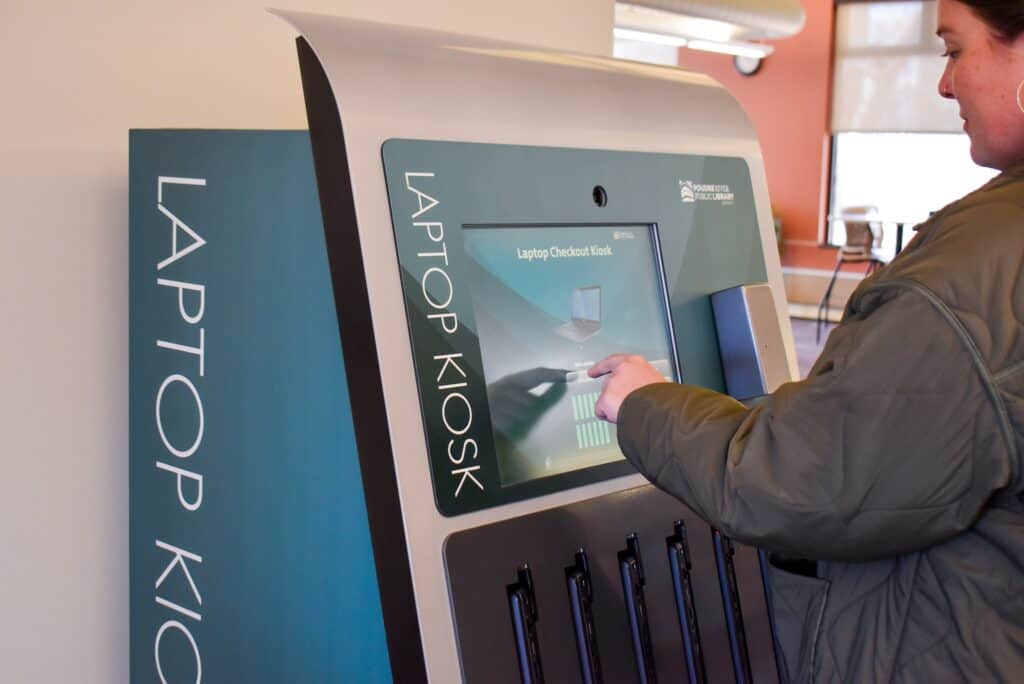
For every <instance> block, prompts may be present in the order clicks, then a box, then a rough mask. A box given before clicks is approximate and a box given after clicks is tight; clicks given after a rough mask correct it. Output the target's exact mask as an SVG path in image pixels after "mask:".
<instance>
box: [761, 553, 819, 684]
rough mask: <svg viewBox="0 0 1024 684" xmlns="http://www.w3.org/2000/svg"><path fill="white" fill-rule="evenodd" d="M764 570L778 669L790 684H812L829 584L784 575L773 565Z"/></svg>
mask: <svg viewBox="0 0 1024 684" xmlns="http://www.w3.org/2000/svg"><path fill="white" fill-rule="evenodd" d="M767 567H768V583H769V585H770V588H771V608H772V616H773V618H774V623H775V637H776V639H777V640H778V642H779V650H780V651H781V653H782V658H783V662H782V663H781V668H780V669H781V670H782V671H783V672H784V673H785V674H786V677H787V680H788V681H789V682H791V683H792V684H804V682H813V681H814V674H815V669H816V668H815V661H816V660H817V655H818V638H819V635H820V632H821V628H822V625H821V623H822V618H823V617H824V615H825V604H826V602H827V601H828V591H829V586H830V582H829V581H828V580H826V579H821V578H820V577H808V576H806V575H798V574H796V573H792V572H787V571H785V570H783V569H782V568H779V567H777V566H776V565H775V564H774V563H773V562H769V563H768V564H767Z"/></svg>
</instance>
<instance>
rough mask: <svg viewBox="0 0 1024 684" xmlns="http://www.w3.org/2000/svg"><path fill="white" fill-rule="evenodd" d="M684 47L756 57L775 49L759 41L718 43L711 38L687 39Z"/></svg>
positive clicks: (763, 55)
mask: <svg viewBox="0 0 1024 684" xmlns="http://www.w3.org/2000/svg"><path fill="white" fill-rule="evenodd" d="M686 47H688V48H690V49H691V50H705V51H707V52H720V53H722V54H725V55H736V56H739V57H754V58H756V59H764V58H765V57H767V56H768V55H770V54H772V53H773V52H774V51H775V48H773V47H772V46H771V45H761V44H760V43H741V42H738V41H732V42H729V43H719V42H716V41H712V40H688V41H687V42H686Z"/></svg>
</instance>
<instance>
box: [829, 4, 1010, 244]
mask: <svg viewBox="0 0 1024 684" xmlns="http://www.w3.org/2000/svg"><path fill="white" fill-rule="evenodd" d="M935 24H936V2H935V0H902V1H899V2H857V3H846V4H841V5H839V6H838V7H837V8H836V38H835V64H834V78H833V92H832V132H833V148H832V192H831V197H830V201H829V221H828V224H827V233H828V234H827V236H826V237H827V240H828V242H829V243H831V244H833V245H839V244H842V243H843V242H844V241H845V239H846V235H845V230H844V225H843V222H842V221H841V220H839V219H838V218H837V217H840V216H841V215H842V214H843V210H844V208H846V207H862V206H872V207H876V208H877V209H878V216H879V218H881V219H883V226H882V228H883V239H882V249H883V250H884V251H888V252H889V253H890V254H892V253H894V252H895V250H896V230H895V228H896V225H895V224H896V223H903V224H904V226H905V227H904V235H903V243H904V244H906V243H907V242H908V241H909V240H910V237H911V236H912V234H913V233H912V227H913V225H915V224H917V223H920V222H921V221H923V220H925V219H926V218H928V215H929V214H930V213H931V212H933V211H936V210H937V209H941V208H942V207H944V206H945V205H947V204H949V203H950V202H952V201H953V200H955V199H957V198H959V197H962V196H963V195H965V194H967V193H968V192H970V191H971V190H974V189H975V188H977V187H979V186H980V185H982V184H984V183H985V182H986V181H987V180H988V179H990V178H992V177H993V176H994V175H995V172H994V171H991V170H989V169H983V168H981V167H979V166H976V165H975V164H974V162H972V161H971V157H970V142H969V140H968V139H967V136H966V135H964V133H963V132H962V128H961V126H962V123H963V122H962V121H961V120H960V117H959V115H958V112H959V107H958V106H957V104H956V103H955V102H953V101H950V100H944V99H942V98H940V97H939V95H938V91H937V84H938V81H939V77H940V76H941V74H942V69H943V67H944V62H943V60H942V57H941V54H942V52H943V49H944V48H943V45H942V41H941V40H939V38H938V37H937V36H936V35H935Z"/></svg>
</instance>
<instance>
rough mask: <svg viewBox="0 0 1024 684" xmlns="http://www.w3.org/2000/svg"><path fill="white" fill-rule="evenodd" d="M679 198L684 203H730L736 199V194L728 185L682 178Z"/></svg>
mask: <svg viewBox="0 0 1024 684" xmlns="http://www.w3.org/2000/svg"><path fill="white" fill-rule="evenodd" d="M679 199H680V200H681V201H682V202H683V204H689V203H691V202H721V203H722V204H723V205H728V204H732V203H733V202H734V201H735V200H736V195H735V193H733V191H732V188H730V187H729V186H728V185H724V184H715V183H694V182H693V181H689V180H688V181H684V180H681V181H679Z"/></svg>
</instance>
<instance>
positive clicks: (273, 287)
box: [129, 130, 391, 684]
mask: <svg viewBox="0 0 1024 684" xmlns="http://www.w3.org/2000/svg"><path fill="white" fill-rule="evenodd" d="M130 205H131V208H130V214H131V216H130V225H131V232H130V247H129V256H130V260H131V264H130V275H129V287H130V296H129V308H130V345H129V346H130V351H129V354H130V359H129V364H130V387H129V391H130V454H129V469H130V592H131V637H130V638H131V677H132V681H136V682H154V681H166V682H175V683H177V682H188V683H190V684H191V683H192V682H201V681H210V682H251V683H254V684H255V683H258V682H328V681H336V682H353V681H358V682H390V681H391V672H390V668H389V661H388V654H387V647H386V642H385V632H384V625H383V618H382V615H381V607H380V595H379V592H378V584H377V578H376V574H375V570H374V563H373V554H372V549H371V544H370V533H369V528H368V524H367V517H366V507H365V500H364V492H363V489H362V485H361V477H360V471H359V465H358V459H357V454H356V447H355V440H354V434H353V425H352V417H351V411H350V404H349V401H350V398H349V395H348V391H347V389H346V383H345V369H344V366H343V362H342V355H341V348H340V343H339V336H338V325H337V318H336V312H335V306H334V302H333V297H332V289H331V283H330V276H329V273H328V263H327V256H326V251H325V246H324V235H323V228H322V223H321V218H320V209H319V203H318V201H317V193H316V183H315V180H314V176H313V162H312V156H311V152H310V146H309V139H308V135H307V134H306V133H305V132H291V131H274V132H270V131H172V130H164V131H133V132H132V133H131V138H130Z"/></svg>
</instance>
